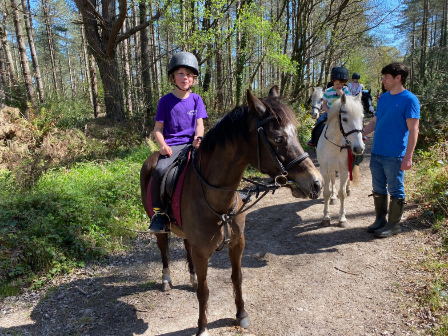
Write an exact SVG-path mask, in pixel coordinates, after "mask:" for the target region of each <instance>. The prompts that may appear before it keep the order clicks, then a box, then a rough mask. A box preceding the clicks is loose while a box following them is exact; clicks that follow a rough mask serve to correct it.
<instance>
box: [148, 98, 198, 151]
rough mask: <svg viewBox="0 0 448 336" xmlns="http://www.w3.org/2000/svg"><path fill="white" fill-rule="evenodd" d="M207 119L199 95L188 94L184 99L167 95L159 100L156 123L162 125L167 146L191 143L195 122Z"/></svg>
mask: <svg viewBox="0 0 448 336" xmlns="http://www.w3.org/2000/svg"><path fill="white" fill-rule="evenodd" d="M204 118H207V112H206V111H205V106H204V103H203V101H202V98H201V96H200V95H198V94H196V93H192V92H190V95H189V96H188V97H187V98H185V99H179V98H177V97H176V96H175V95H174V94H172V93H168V94H167V95H165V96H163V97H162V98H160V100H159V104H158V105H157V112H156V117H155V120H156V121H160V122H161V123H163V136H164V138H165V142H166V144H167V145H168V146H176V145H183V144H187V143H192V142H193V139H194V132H195V130H196V121H197V120H198V119H204Z"/></svg>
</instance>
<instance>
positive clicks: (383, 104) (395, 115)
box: [372, 90, 420, 157]
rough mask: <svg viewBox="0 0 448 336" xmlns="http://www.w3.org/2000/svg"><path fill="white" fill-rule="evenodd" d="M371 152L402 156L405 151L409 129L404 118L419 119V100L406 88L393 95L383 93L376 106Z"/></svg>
mask: <svg viewBox="0 0 448 336" xmlns="http://www.w3.org/2000/svg"><path fill="white" fill-rule="evenodd" d="M375 116H376V125H375V136H374V137H373V146H372V153H374V154H379V155H384V156H390V157H402V156H404V154H405V153H406V147H407V145H408V136H409V130H408V125H407V123H406V119H409V118H415V119H420V102H419V101H418V98H417V97H416V96H415V95H414V94H413V93H411V92H410V91H408V90H404V91H403V92H400V93H398V94H395V95H391V94H390V92H389V91H387V92H386V93H383V94H382V95H381V97H380V99H379V100H378V105H377V107H376V112H375Z"/></svg>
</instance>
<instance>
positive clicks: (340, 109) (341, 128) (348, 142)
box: [324, 106, 362, 151]
mask: <svg viewBox="0 0 448 336" xmlns="http://www.w3.org/2000/svg"><path fill="white" fill-rule="evenodd" d="M341 111H343V112H346V111H344V110H342V106H341V108H339V113H338V114H339V130H340V131H341V133H342V135H343V137H344V139H345V146H339V145H337V144H335V143H334V142H333V141H331V140H330V139H328V138H327V129H328V125H327V128H326V129H325V134H324V136H325V139H327V140H328V141H330V142H331V143H332V144H333V145H335V146H338V147H339V148H340V149H341V151H342V150H343V149H346V148H350V145H349V144H350V141H349V140H348V139H347V137H348V136H349V135H350V134H353V133H362V130H359V129H354V130H351V131H349V132H347V133H345V131H344V128H343V127H342V117H341Z"/></svg>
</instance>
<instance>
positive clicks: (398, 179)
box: [363, 63, 420, 238]
mask: <svg viewBox="0 0 448 336" xmlns="http://www.w3.org/2000/svg"><path fill="white" fill-rule="evenodd" d="M381 73H382V75H383V77H382V80H381V81H382V82H383V85H384V88H385V89H386V91H387V92H385V93H383V94H382V95H381V97H380V99H379V100H378V105H377V109H376V112H375V115H374V117H373V119H372V120H371V121H370V122H369V124H368V125H367V126H366V127H365V128H364V131H363V136H365V135H367V134H370V133H372V131H375V135H374V137H373V147H372V156H371V159H370V171H371V172H372V187H373V196H374V203H375V213H376V220H375V222H374V223H373V224H372V225H370V226H369V227H368V229H367V231H368V232H371V233H375V236H376V237H379V238H385V237H389V236H392V235H394V234H397V233H399V232H401V228H400V220H401V216H402V215H403V208H404V205H405V204H406V202H405V193H404V185H403V178H404V171H405V170H408V169H411V167H412V155H413V153H414V148H415V145H416V144H417V138H418V124H419V119H420V103H419V101H418V99H417V97H416V96H415V95H414V94H412V93H411V92H409V91H408V90H406V89H405V88H404V84H405V83H406V78H407V76H408V73H409V71H408V69H407V67H406V66H405V65H404V64H402V63H392V64H389V65H386V66H385V67H384V68H383V69H382V70H381ZM387 192H389V194H390V203H389V216H388V220H387V221H386V215H387V213H388V209H387Z"/></svg>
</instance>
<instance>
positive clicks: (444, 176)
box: [407, 140, 448, 336]
mask: <svg viewBox="0 0 448 336" xmlns="http://www.w3.org/2000/svg"><path fill="white" fill-rule="evenodd" d="M407 192H408V195H410V199H411V200H412V201H414V202H415V203H417V204H418V214H419V217H418V220H419V221H420V222H421V223H422V224H426V225H429V226H432V229H433V233H434V234H435V236H434V238H433V241H434V247H435V249H434V252H433V253H427V254H426V256H425V258H424V259H423V260H422V261H421V262H420V263H419V265H418V266H417V267H418V268H420V269H421V270H423V271H425V273H426V274H427V276H426V280H425V281H426V283H425V285H424V286H423V290H422V291H419V292H418V293H416V294H417V298H418V301H419V304H420V306H421V308H422V309H426V310H428V311H430V312H431V316H434V318H435V323H434V325H435V327H434V328H433V329H432V331H431V333H432V334H433V335H437V336H441V335H448V141H442V140H441V141H439V142H438V143H437V144H436V145H434V146H432V147H429V148H425V149H420V150H418V151H416V164H415V167H414V169H413V170H411V171H410V172H409V174H408V176H407Z"/></svg>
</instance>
